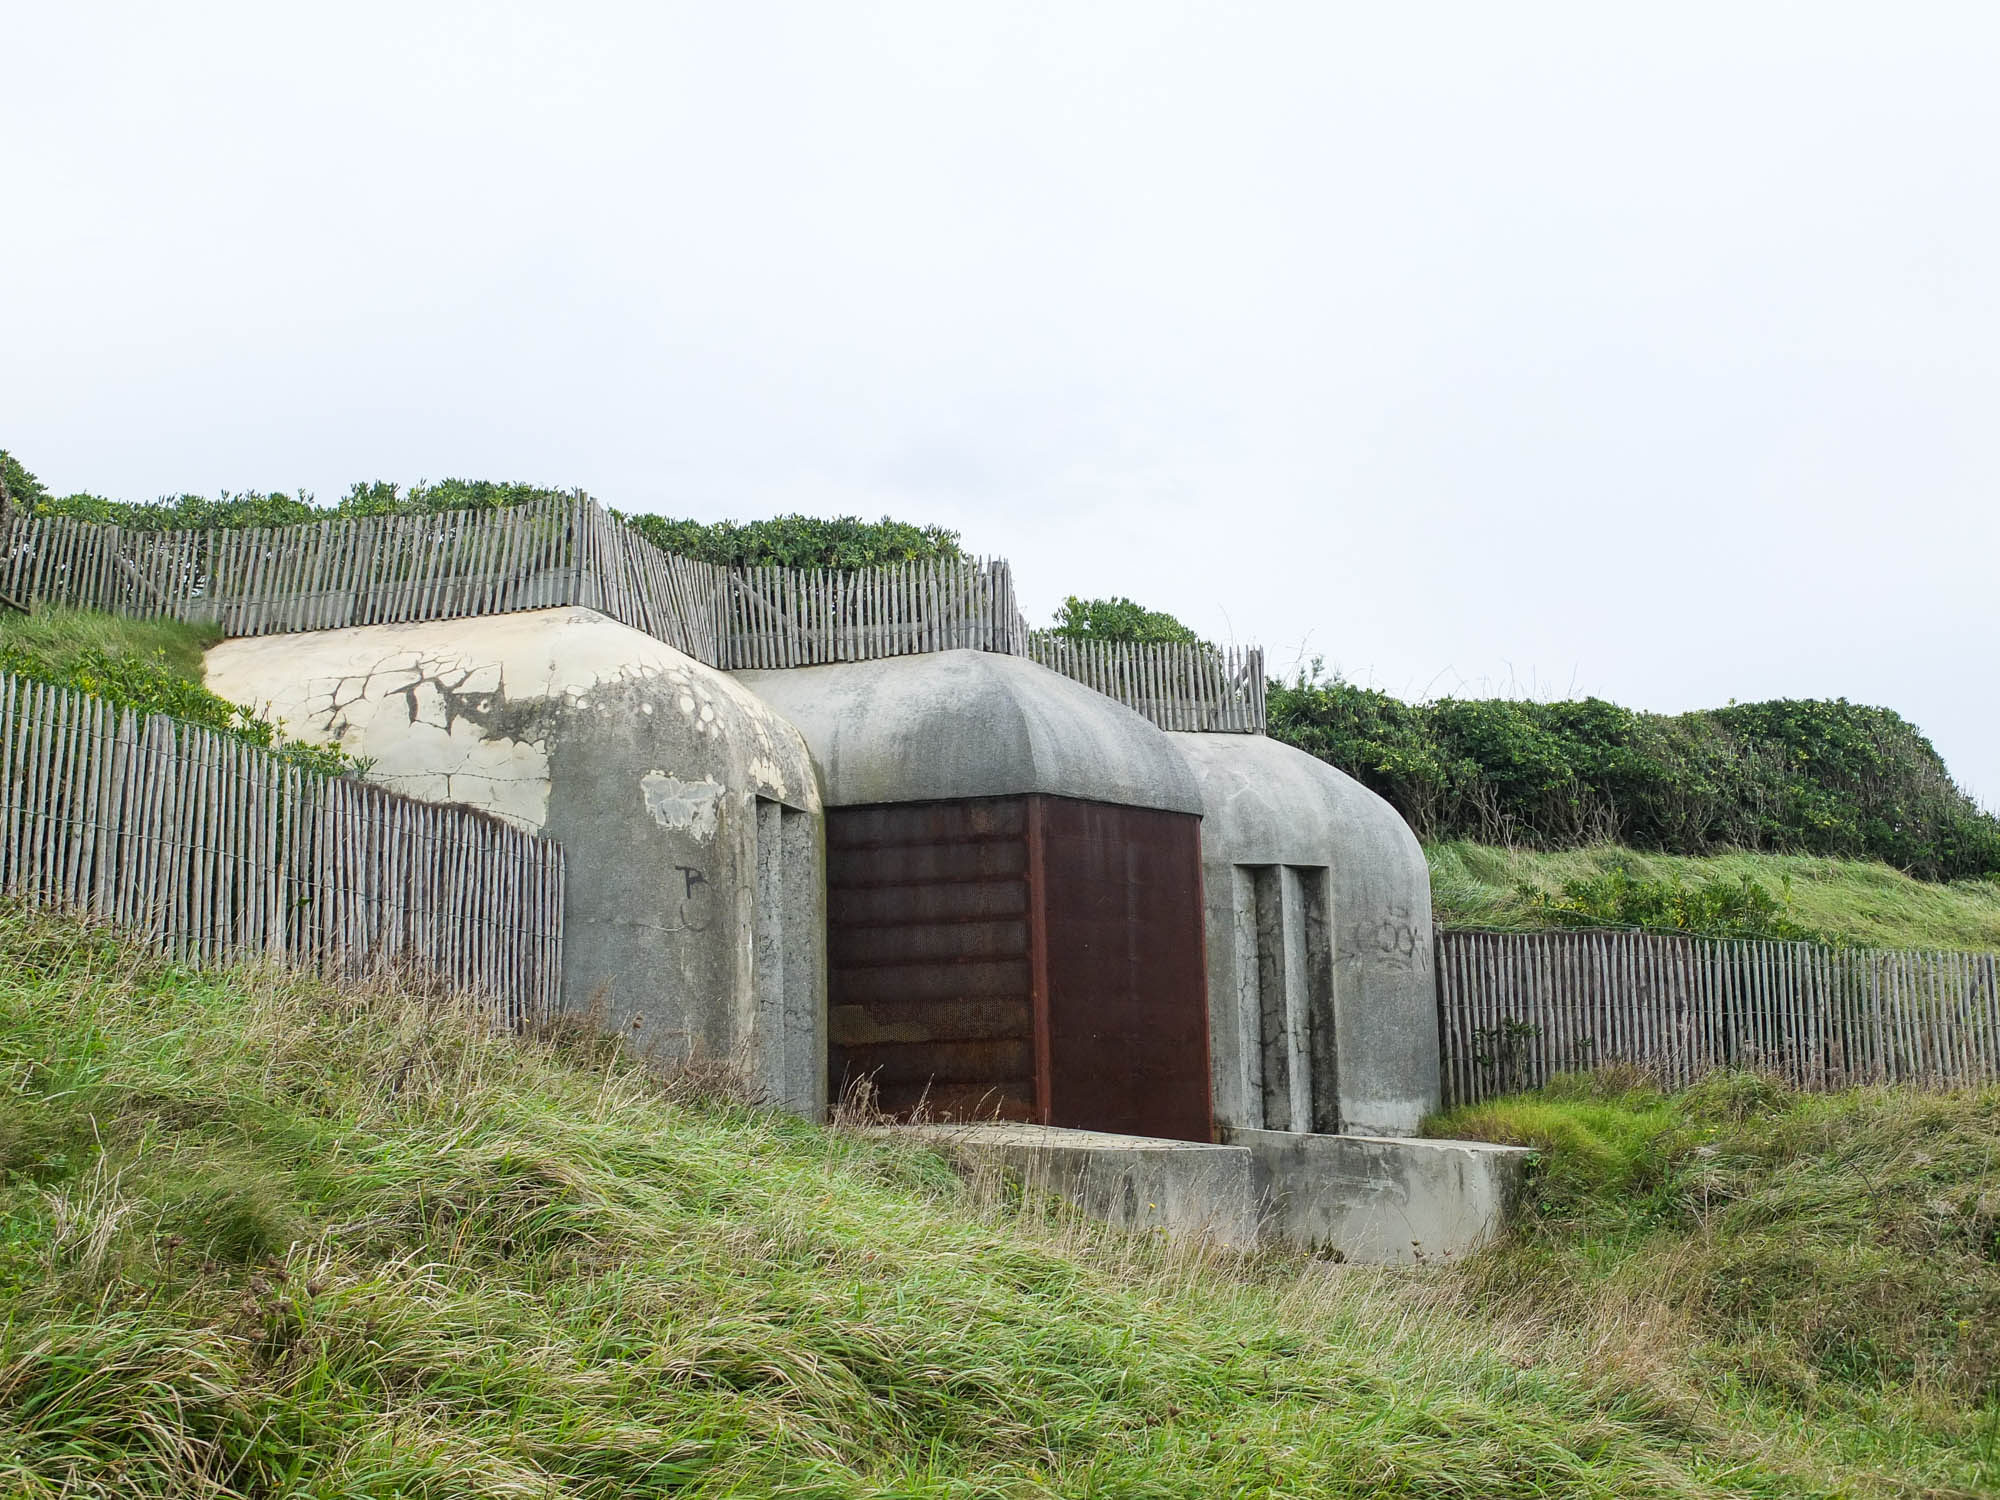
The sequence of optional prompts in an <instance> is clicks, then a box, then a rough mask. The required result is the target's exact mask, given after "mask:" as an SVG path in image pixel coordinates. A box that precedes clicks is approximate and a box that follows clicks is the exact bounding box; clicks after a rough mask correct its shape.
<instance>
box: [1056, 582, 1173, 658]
mask: <svg viewBox="0 0 2000 1500" xmlns="http://www.w3.org/2000/svg"><path fill="white" fill-rule="evenodd" d="M1049 634H1050V635H1059V636H1066V637H1068V638H1070V639H1072V640H1082V641H1167V642H1178V643H1185V644H1187V645H1192V646H1201V645H1207V644H1208V643H1207V642H1206V641H1204V640H1202V638H1201V637H1200V636H1198V635H1196V634H1195V633H1194V631H1193V630H1191V629H1190V628H1189V627H1187V626H1186V625H1183V624H1182V623H1181V622H1180V621H1179V620H1176V619H1175V618H1174V617H1173V616H1172V615H1170V614H1166V613H1164V612H1162V611H1160V610H1157V609H1148V608H1146V606H1145V605H1143V604H1138V603H1135V602H1134V601H1132V600H1130V599H1125V598H1113V599H1079V598H1077V597H1076V595H1074V594H1072V595H1070V596H1069V598H1067V599H1065V600H1063V603H1062V608H1061V609H1059V610H1057V611H1056V618H1055V623H1054V624H1052V625H1051V626H1050V627H1049Z"/></svg>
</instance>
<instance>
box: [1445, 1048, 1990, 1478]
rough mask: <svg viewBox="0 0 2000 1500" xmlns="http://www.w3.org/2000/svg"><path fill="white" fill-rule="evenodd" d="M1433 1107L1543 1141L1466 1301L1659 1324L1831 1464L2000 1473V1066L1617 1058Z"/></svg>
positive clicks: (1555, 1318)
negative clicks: (1804, 1080)
mask: <svg viewBox="0 0 2000 1500" xmlns="http://www.w3.org/2000/svg"><path fill="white" fill-rule="evenodd" d="M1430 1129H1431V1132H1432V1133H1433V1134H1437V1135H1445V1136H1462V1137H1468V1138H1473V1139H1481V1140H1492V1141H1501V1142H1507V1143H1512V1144H1516V1145H1529V1146H1535V1147H1538V1148H1540V1150H1541V1151H1542V1153H1543V1155H1542V1157H1541V1158H1540V1161H1539V1163H1538V1167H1537V1172H1536V1177H1535V1186H1534V1192H1533V1198H1534V1201H1533V1203H1532V1204H1531V1206H1530V1210H1529V1213H1528V1215H1527V1218H1526V1222H1525V1224H1524V1225H1523V1227H1522V1228H1521V1230H1520V1232H1519V1233H1518V1234H1517V1235H1516V1237H1515V1238H1514V1240H1513V1241H1512V1242H1511V1243H1509V1244H1507V1245H1504V1246H1501V1247H1499V1248H1496V1249H1494V1250H1491V1251H1488V1252H1486V1253H1484V1254H1482V1255H1481V1256H1480V1257H1478V1258H1476V1259H1475V1260H1474V1261H1473V1262H1471V1263H1470V1264H1468V1265H1467V1266H1466V1267H1465V1268H1464V1272H1463V1275H1464V1288H1465V1292H1466V1295H1467V1297H1468V1299H1469V1302H1470V1303H1471V1304H1473V1305H1478V1306H1481V1307H1484V1308H1486V1309H1488V1310H1489V1311H1494V1312H1500V1313H1503V1314H1504V1313H1505V1312H1507V1311H1512V1312H1514V1313H1515V1314H1517V1315H1535V1316H1540V1317H1544V1318H1547V1319H1549V1320H1550V1321H1551V1322H1552V1323H1553V1325H1554V1326H1556V1327H1559V1328H1569V1329H1570V1330H1572V1331H1573V1332H1574V1333H1576V1334H1577V1335H1578V1336H1586V1335H1587V1333H1588V1332H1589V1330H1592V1329H1597V1328H1602V1327H1604V1326H1605V1323H1606V1319H1607V1318H1611V1319H1615V1321H1616V1322H1617V1323H1618V1324H1620V1325H1622V1326H1624V1327H1626V1328H1631V1327H1648V1328H1651V1329H1654V1330H1655V1331H1656V1336H1657V1337H1658V1338H1659V1339H1660V1340H1661V1341H1662V1343H1663V1344H1665V1345H1667V1346H1669V1347H1677V1348H1678V1349H1680V1350H1681V1351H1683V1352H1682V1355H1681V1363H1682V1365H1683V1367H1684V1369H1685V1370H1686V1371H1688V1372H1689V1373H1691V1374H1692V1375H1693V1376H1694V1377H1695V1378H1696V1379H1697V1380H1698V1381H1699V1382H1700V1383H1702V1384H1703V1385H1704V1386H1706V1387H1707V1388H1709V1389H1712V1390H1718V1391H1738V1392H1741V1393H1743V1394H1744V1395H1745V1396H1746V1397H1748V1398H1749V1399H1750V1400H1751V1401H1752V1402H1753V1403H1755V1404H1756V1405H1757V1407H1758V1408H1759V1409H1760V1410H1762V1411H1763V1412H1764V1413H1765V1414H1766V1419H1767V1420H1769V1419H1771V1417H1772V1415H1773V1414H1774V1413H1777V1414H1782V1415H1779V1416H1777V1418H1776V1420H1777V1422H1778V1423H1779V1424H1780V1425H1784V1426H1789V1427H1791V1428H1793V1429H1794V1430H1796V1431H1798V1432H1800V1433H1804V1432H1813V1433H1816V1434H1817V1435H1818V1441H1819V1442H1820V1443H1821V1444H1822V1445H1823V1446H1824V1447H1825V1448H1826V1450H1827V1451H1828V1452H1829V1454H1830V1455H1836V1456H1837V1457H1838V1459H1839V1461H1841V1462H1844V1463H1848V1464H1853V1465H1855V1466H1857V1467H1861V1466H1866V1465H1869V1464H1879V1463H1885V1462H1887V1463H1892V1464H1895V1465H1897V1466H1900V1467H1902V1468H1903V1469H1904V1471H1905V1472H1906V1474H1908V1475H1909V1476H1910V1478H1911V1480H1912V1482H1913V1483H1919V1484H1928V1485H1930V1486H1932V1487H1934V1488H1936V1489H1938V1490H1941V1491H1944V1492H1953V1491H1955V1490H1960V1489H1963V1490H1972V1491H1974V1492H1979V1491H1981V1490H1984V1489H1989V1488H2000V1088H1988V1089H1985V1090H1983V1091H1965V1092H1960V1093H1955V1094H1925V1093H1919V1092H1916V1091H1911V1090H1894V1089H1863V1090H1855V1091H1850V1092H1845V1093H1838V1094H1828V1095H1813V1094H1804V1093H1796V1092H1793V1091H1791V1090H1789V1089H1787V1088H1785V1087H1784V1086H1783V1085H1781V1084H1778V1083H1775V1082H1773V1081H1771V1080H1768V1079H1764V1078H1760V1077H1756V1076H1751V1075H1734V1076H1729V1075H1724V1076H1719V1077H1716V1078H1712V1079H1710V1080H1708V1081H1707V1082H1705V1083H1703V1084H1701V1085H1699V1086H1697V1087H1695V1088H1692V1089H1689V1090H1687V1091H1685V1092H1683V1093H1680V1094H1675V1095H1668V1094H1662V1093H1660V1092H1659V1091H1657V1090H1655V1089H1653V1088H1650V1087H1648V1086H1646V1085H1644V1084H1643V1083H1640V1082H1638V1081H1636V1080H1635V1079H1634V1078H1632V1077H1629V1076H1627V1077H1621V1076H1618V1075H1617V1074H1615V1073H1613V1072H1610V1071H1607V1072H1606V1073H1603V1074H1599V1075H1597V1076H1596V1077H1594V1078H1592V1077H1571V1078H1566V1079H1561V1080H1558V1081H1557V1082H1556V1083H1555V1084H1554V1085H1552V1086H1551V1087H1550V1088H1548V1089H1546V1090H1544V1091H1542V1092H1540V1093H1538V1094H1529V1095H1519V1096H1514V1097H1510V1098H1505V1099H1499V1100H1495V1101H1492V1102H1489V1103H1486V1104H1481V1105H1476V1106H1470V1107H1467V1108H1464V1109H1461V1110H1458V1111H1456V1112H1454V1113H1452V1114H1449V1115H1446V1116H1444V1117H1442V1118H1440V1119H1437V1120H1434V1121H1432V1122H1431V1125H1430Z"/></svg>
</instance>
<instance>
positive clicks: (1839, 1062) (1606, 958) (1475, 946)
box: [1435, 930, 2000, 1104]
mask: <svg viewBox="0 0 2000 1500" xmlns="http://www.w3.org/2000/svg"><path fill="white" fill-rule="evenodd" d="M1435 956H1436V963H1437V992H1438V1028H1439V1038H1440V1042H1441V1044H1442V1047H1443V1053H1444V1089H1445V1095H1446V1098H1447V1101H1448V1102H1450V1103H1453V1104H1465V1103H1472V1102H1476V1101H1477V1100H1480V1099H1484V1098H1488V1097H1491V1096H1493V1095H1495V1094H1501V1093H1508V1092H1512V1091H1515V1090H1518V1089H1528V1088H1537V1087H1540V1086H1541V1085H1542V1084H1544V1083H1546V1082H1548V1080H1549V1079H1550V1078H1551V1077H1553V1076H1554V1075H1555V1074H1557V1073H1562V1072H1569V1071H1575V1070H1578V1069H1588V1068H1593V1067H1597V1066H1600V1065H1603V1064H1607V1063H1613V1062H1622V1063H1631V1064H1634V1065H1636V1066H1638V1067H1640V1068H1642V1069H1644V1070H1645V1071H1647V1072H1648V1073H1650V1074H1652V1075H1654V1076H1655V1077H1657V1078H1659V1079H1660V1080H1661V1081H1662V1082H1663V1083H1665V1084H1667V1085H1669V1086H1671V1087H1682V1086H1685V1085H1687V1084H1689V1083H1692V1082H1694V1081H1695V1080H1697V1079H1699V1078H1700V1077H1702V1076H1704V1075H1706V1074H1708V1073H1712V1072H1716V1071H1718V1070H1722V1069H1728V1068H1755V1069H1759V1070H1762V1071H1765V1072H1770V1073H1775V1074H1777V1075H1779V1076H1781V1077H1783V1078H1784V1079H1786V1080H1787V1081H1788V1082H1790V1083H1792V1084H1794V1085H1795V1086H1797V1087H1800V1088H1806V1089H1832V1088H1843V1087H1848V1086H1851V1085H1856V1084H1871V1083H1896V1084H1912V1085H1918V1086H1922V1087H1930V1088H1951V1087H1957V1086H1963V1085H1977V1084H1982V1083H1986V1082H1989V1081H1991V1080H1994V1079H2000V972H1996V970H2000V956H1996V955H1994V954H1990V953H1946V952H1932V951H1926V950H1901V949H1848V948H1828V947H1824V946H1821V945H1819V944H1816V943H1779V942H1736V941H1722V940H1713V939H1705V938H1686V937H1675V936H1672V935H1667V934H1659V933H1643V932H1601V931H1580V932H1528V933H1502V932H1469V931H1449V930H1447V931H1441V932H1439V933H1438V934H1437V946H1436V955H1435Z"/></svg>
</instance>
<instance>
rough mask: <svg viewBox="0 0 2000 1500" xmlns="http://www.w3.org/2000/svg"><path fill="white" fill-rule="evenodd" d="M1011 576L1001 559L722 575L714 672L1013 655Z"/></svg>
mask: <svg viewBox="0 0 2000 1500" xmlns="http://www.w3.org/2000/svg"><path fill="white" fill-rule="evenodd" d="M1020 619H1021V613H1020V610H1019V609H1018V608H1016V607H1015V603H1014V581H1013V574H1012V572H1011V570H1010V569H1009V568H1008V566H1007V564H1006V563H1004V562H1002V561H1000V560H999V559H998V558H992V559H966V560H963V561H929V562H908V563H898V564H895V565H893V566H889V567H882V568H861V569H857V570H853V571H848V572H837V571H834V570H832V569H825V568H736V569H732V570H729V572H728V574H727V577H726V581H725V584H724V587H723V591H722V594H721V600H720V609H719V611H718V616H717V629H718V633H719V637H720V639H721V641H722V650H721V656H720V659H719V660H717V661H716V662H715V663H714V665H716V666H720V667H722V668H724V669H726V670H731V671H736V670H746V669H751V668H758V667H810V666H818V665H821V664H823V663H827V662H839V661H872V660H874V659H876V658H878V657H885V656H908V655H911V654H912V653H915V652H919V651H999V652H1005V653H1008V654H1011V655H1018V654H1020V652H1021V650H1022V636H1023V635H1024V633H1025V632H1024V631H1023V630H1022V628H1021V624H1020Z"/></svg>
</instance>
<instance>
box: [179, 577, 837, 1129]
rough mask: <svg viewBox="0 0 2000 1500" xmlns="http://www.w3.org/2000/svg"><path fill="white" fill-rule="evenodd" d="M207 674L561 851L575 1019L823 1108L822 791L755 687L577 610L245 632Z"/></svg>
mask: <svg viewBox="0 0 2000 1500" xmlns="http://www.w3.org/2000/svg"><path fill="white" fill-rule="evenodd" d="M207 676H208V682H209V684H210V686H211V687H213V688H214V689H215V691H217V692H219V693H221V694H223V695H224V696H225V697H228V698H230V699H232V700H234V701H237V702H254V703H257V704H259V705H268V706H269V711H270V712H271V713H272V714H273V715H275V716H276V717H278V718H280V719H282V720H283V721H285V723H286V724H287V726H288V727H289V729H290V730H291V732H293V733H295V734H299V735H301V736H305V737H308V738H319V739H329V740H334V741H336V742H338V743H339V744H340V745H341V746H342V747H343V748H344V749H346V750H348V751H349V752H350V753H352V754H354V755H357V756H362V757H366V758H368V759H370V760H372V762H373V765H372V767H371V769H370V771H369V776H370V778H371V779H373V780H376V781H379V782H382V783H383V784H385V785H388V786H390V787H393V788H395V789H397V790H399V791H403V792H407V793H410V794H412V795H415V796H420V797H425V798H428V799H430V800H433V801H439V802H456V803H462V804H465V805H468V806H472V807H478V808H482V809H484V810H486V811H489V812H492V813H496V814H498V815H499V816H501V817H503V818H505V819H507V820H508V821H510V822H512V823H514V824H516V825H517V826H519V827H522V828H525V829H528V830H530V831H532V832H534V833H537V834H540V835H543V836H545V837H548V838H552V839H555V840H558V841H559V842H561V843H562V844H563V846H564V848H565V849H566V850H567V852H568V869H569V876H568V882H567V893H566V896H565V903H564V914H563V915H564V923H563V928H564V940H563V941H564V955H563V982H562V996H563V1006H564V1009H565V1010H566V1011H569V1012H572V1013H577V1014H588V1015H590V1016H592V1017H593V1018H594V1019H595V1020H597V1021H598V1022H599V1023H600V1024H602V1025H603V1026H605V1027H606V1028H607V1029H612V1030H616V1031H617V1032H619V1033H621V1034H622V1035H623V1036H625V1037H626V1038H627V1039H628V1040H629V1041H630V1042H631V1043H632V1044H633V1045H634V1046H635V1047H637V1048H638V1049H639V1050H640V1051H642V1052H644V1053H647V1054H648V1055H651V1056H653V1057H655V1058H656V1059H658V1060H659V1061H660V1062H661V1063H663V1064H666V1065H672V1064H674V1063H677V1062H680V1061H683V1060H685V1059H687V1058H689V1057H691V1056H693V1057H700V1058H704V1059H709V1060H714V1061H721V1062H724V1063H727V1064H729V1065H731V1066H733V1067H735V1068H737V1069H739V1070H740V1071H741V1072H742V1074H743V1075H744V1076H745V1077H746V1079H747V1081H748V1082H749V1083H750V1084H751V1085H752V1086H753V1087H754V1088H755V1089H756V1090H757V1091H758V1092H759V1093H761V1094H762V1095H763V1096H764V1097H766V1098H768V1099H769V1100H770V1101H771V1102H773V1103H776V1104H780V1105H782V1106H783V1107H785V1108H788V1109H791V1110H795V1111H797V1112H799V1113H802V1114H806V1115H810V1116H814V1117H817V1116H819V1115H821V1114H823V1112H824V1110H825V1108H826V1093H825V1078H826V1072H825V1068H824V1065H823V1057H824V1049H825V1045H826V1033H825V1004H826V977H825V960H824V954H825V898H824V884H823V876H822V866H823V860H824V823H823V818H822V815H821V810H820V802H819V789H818V784H817V780H816V778H815V776H814V772H813V766H812V761H811V757H810V755H809V753H808V751H807V749H806V746H805V742H804V741H803V740H802V739H801V738H800V736H799V733H798V731H797V730H795V729H794V728H793V727H792V726H791V725H789V724H787V723H786V722H785V721H784V720H783V719H781V718H780V717H779V716H778V715H777V714H775V713H773V712H772V711H771V710H770V709H769V708H768V707H767V706H766V705H765V704H764V703H762V702H761V701H760V700H758V699H757V698H756V697H754V696H753V695H752V694H750V693H749V692H747V691H746V690H745V689H744V688H743V687H742V686H740V685H739V684H738V683H737V682H736V681H735V680H734V679H733V678H731V677H729V676H727V675H726V674H724V673H722V672H718V671H715V670H713V669H712V668H709V667H706V666H704V665H702V664H701V663H700V662H697V661H695V660H693V659H692V658H691V657H688V656H685V655H683V654H682V653H681V652H679V651H676V650H675V649H674V648H673V647H671V646H668V645H665V644H664V643H662V642H660V641H658V640H655V639H654V638H653V637H652V636H649V635H645V634H642V633H641V632H639V631H636V630H632V629H629V628H628V627H626V626H624V625H621V624H618V623H617V622H616V621H613V620H611V619H609V618H607V617H606V616H604V615H602V614H599V613H597V612H596V611H594V610H590V609H583V608H573V607H572V608H560V609H543V610H531V611H524V612H520V613H515V614H503V615H492V616H486V617H483V618H477V619H462V620H441V621H433V622H428V623H421V624H403V625H368V626H358V627H352V628H348V629H342V630H325V631H311V632H302V633H297V634H286V635H270V636H254V637H245V638H239V639H233V640H228V641H224V642H223V643H222V644H220V645H218V646H216V647H214V648H213V649H212V650H211V651H210V652H209V653H208V661H207Z"/></svg>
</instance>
